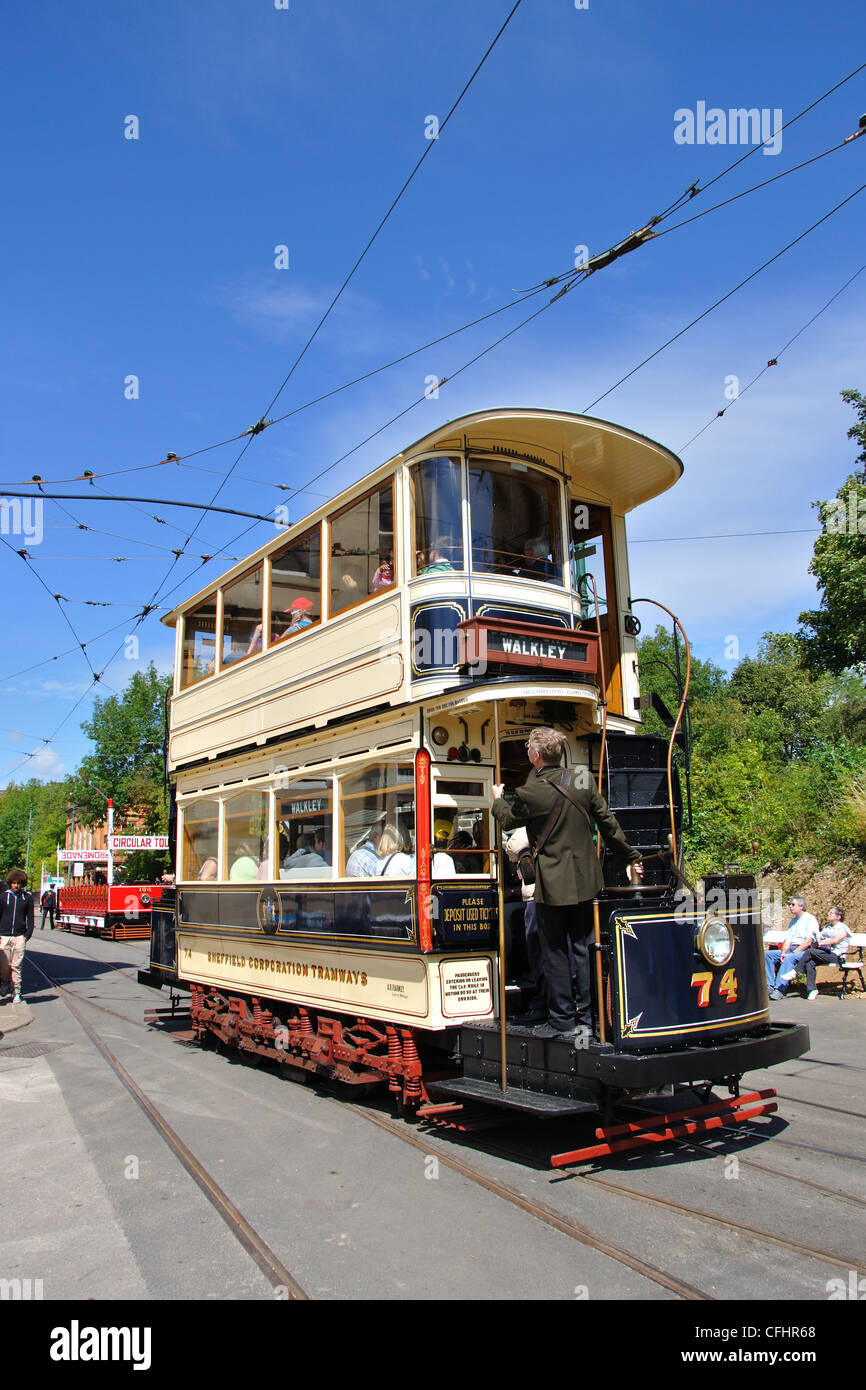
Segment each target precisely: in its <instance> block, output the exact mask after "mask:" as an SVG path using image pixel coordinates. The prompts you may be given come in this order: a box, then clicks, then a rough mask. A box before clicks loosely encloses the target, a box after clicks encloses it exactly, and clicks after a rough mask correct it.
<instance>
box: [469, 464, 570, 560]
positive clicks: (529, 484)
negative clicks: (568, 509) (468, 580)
mask: <svg viewBox="0 0 866 1390" xmlns="http://www.w3.org/2000/svg"><path fill="white" fill-rule="evenodd" d="M469 510H470V516H471V521H472V568H473V569H475V570H482V571H484V572H487V573H493V574H499V575H503V576H505V575H508V576H513V577H514V578H519V579H536V580H542V581H544V582H546V583H549V584H561V583H562V562H561V558H560V544H559V535H560V521H559V487H558V485H557V483H556V482H555V481H554V480H553V479H552V478H546V477H544V476H543V475H542V474H540V473H538V472H534V471H531V470H530V469H529V468H528V467H527V466H526V465H525V464H512V465H508V464H502V463H496V464H492V463H490V464H488V463H485V464H481V463H473V464H470V466H469Z"/></svg>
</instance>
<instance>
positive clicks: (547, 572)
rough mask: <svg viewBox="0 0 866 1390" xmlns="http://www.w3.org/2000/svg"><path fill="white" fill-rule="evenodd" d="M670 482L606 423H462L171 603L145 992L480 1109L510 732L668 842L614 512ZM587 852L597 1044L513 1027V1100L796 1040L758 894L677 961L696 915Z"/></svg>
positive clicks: (724, 1071) (656, 449)
mask: <svg viewBox="0 0 866 1390" xmlns="http://www.w3.org/2000/svg"><path fill="white" fill-rule="evenodd" d="M680 473H681V465H680V463H679V460H678V459H677V458H676V457H675V456H674V455H673V454H671V453H670V452H669V451H668V450H667V449H665V448H663V447H662V446H661V445H658V444H655V443H653V442H652V441H650V440H648V439H646V438H644V437H642V436H640V435H637V434H635V433H633V432H631V431H629V430H626V429H623V428H621V427H618V426H615V425H612V424H608V423H606V422H603V421H599V420H592V419H587V418H584V417H579V416H572V415H567V414H564V413H561V412H554V411H528V410H497V411H489V412H484V413H480V414H477V415H472V416H467V417H465V418H463V419H460V420H456V421H453V422H451V423H449V424H446V425H443V426H442V427H441V428H439V429H437V430H436V431H434V432H433V433H432V434H430V435H429V436H427V437H426V438H424V439H422V440H420V441H419V442H418V443H417V444H415V445H413V446H412V447H411V448H409V449H407V450H406V451H405V452H404V453H402V454H400V455H398V456H397V457H396V458H394V459H391V460H390V461H389V462H388V463H387V464H385V465H383V466H382V467H381V468H380V469H379V470H377V471H376V472H374V473H373V474H371V475H370V476H368V477H367V478H366V479H365V480H364V482H363V483H360V484H357V485H355V486H354V487H352V488H350V489H348V490H347V491H346V492H344V493H343V494H342V495H340V496H339V497H337V498H336V499H334V501H333V502H331V503H329V504H328V505H327V506H325V507H323V508H321V509H320V510H319V511H318V512H315V513H312V514H311V515H310V516H309V517H307V518H306V519H305V521H303V522H302V523H299V524H297V525H295V526H293V527H292V528H291V530H289V531H287V532H284V533H281V534H279V535H278V536H277V537H276V538H275V539H274V540H272V541H270V542H269V543H268V544H267V545H265V546H263V547H262V548H261V549H260V550H259V551H258V552H256V553H255V554H254V555H252V556H251V557H250V558H249V559H248V560H246V561H244V562H243V563H241V564H238V565H237V566H236V567H235V568H234V569H233V570H231V571H229V572H228V573H227V574H226V575H225V576H223V578H222V579H221V580H220V581H218V582H217V583H215V584H214V585H212V586H210V587H209V588H208V589H206V590H202V591H201V592H200V593H198V594H196V595H195V596H193V597H192V598H190V599H189V600H188V601H187V602H185V603H184V604H182V605H181V606H180V607H179V608H178V609H177V610H176V611H175V612H174V613H172V614H171V615H169V617H167V618H166V619H165V621H166V622H167V623H168V624H170V625H173V626H175V627H176V629H177V642H176V653H177V656H176V669H175V691H174V696H173V699H172V704H171V717H170V734H169V748H168V759H169V768H170V771H171V774H172V776H173V778H174V781H175V793H176V801H177V814H178V839H177V875H176V877H177V891H176V903H175V904H174V906H173V908H172V910H171V911H164V912H161V913H158V914H156V916H155V919H154V932H153V937H152V941H153V947H152V959H151V966H150V971H149V973H148V975H147V978H148V980H149V982H152V983H160V982H169V983H174V982H177V983H180V984H183V985H185V986H187V987H188V988H190V989H191V991H192V1014H193V1020H194V1026H195V1028H196V1030H197V1032H198V1034H199V1036H204V1035H205V1034H206V1033H211V1034H214V1035H216V1036H218V1037H220V1038H222V1039H223V1040H224V1041H227V1042H232V1043H235V1044H237V1045H238V1046H239V1047H241V1048H242V1049H244V1050H246V1051H248V1052H257V1053H259V1054H262V1055H266V1056H270V1057H273V1058H275V1059H277V1060H280V1061H282V1062H284V1063H286V1064H287V1065H290V1066H293V1067H296V1068H301V1069H304V1070H307V1071H318V1072H320V1073H322V1072H323V1073H326V1074H328V1075H330V1076H334V1077H337V1078H339V1079H342V1080H345V1081H354V1082H358V1083H367V1082H371V1081H381V1080H384V1081H387V1082H388V1084H389V1086H390V1088H391V1090H392V1091H394V1092H395V1093H397V1094H399V1095H400V1096H401V1097H402V1099H403V1100H406V1101H409V1102H411V1101H414V1100H417V1099H419V1098H420V1097H424V1098H426V1097H427V1095H428V1087H427V1079H426V1078H427V1076H428V1074H429V1069H430V1068H431V1067H432V1069H433V1070H435V1071H437V1072H438V1073H439V1074H440V1077H441V1074H442V1072H443V1070H445V1071H447V1070H448V1069H449V1067H450V1070H451V1072H452V1073H453V1074H454V1076H455V1077H456V1082H455V1084H458V1083H460V1082H461V1079H462V1081H463V1083H464V1085H465V1086H466V1087H468V1092H473V1091H474V1093H475V1094H476V1095H480V1096H482V1098H486V1097H487V1094H488V1092H492V1091H495V1090H496V1088H497V1087H498V1086H500V1085H501V1080H502V1075H501V1068H502V1052H501V1049H500V1051H499V1053H498V1054H497V1046H499V1043H498V1041H497V1040H498V1039H500V1030H499V1027H498V1023H497V1020H498V1018H499V1016H500V1012H501V1009H502V1007H503V1001H502V1000H501V999H500V993H501V990H500V985H499V973H498V943H499V931H500V916H501V910H500V905H501V903H502V902H504V910H505V915H506V917H507V918H508V923H507V926H508V932H507V935H508V937H509V940H510V943H511V946H512V951H511V957H510V958H511V963H512V975H513V974H514V973H515V972H516V970H517V969H518V968H519V963H520V942H521V940H522V931H521V917H520V912H521V908H520V901H519V898H520V895H519V890H515V887H514V884H513V881H511V882H510V883H509V885H508V886H507V888H506V887H505V886H504V885H505V879H506V878H507V875H508V870H507V867H506V864H505V862H504V856H503V855H502V854H501V851H500V850H499V847H498V846H497V844H496V842H495V839H494V831H493V821H492V817H491V814H490V805H491V801H492V785H493V783H494V780H495V779H496V777H497V776H498V775H499V776H501V777H502V779H503V780H504V781H505V783H506V787H507V788H514V787H516V786H518V785H519V784H520V783H521V782H522V781H524V780H525V776H526V773H527V771H528V764H527V761H526V754H525V740H526V737H527V735H528V734H529V732H530V730H531V729H532V728H534V727H536V726H538V725H548V726H551V727H553V728H556V729H558V730H560V731H561V732H562V733H563V734H564V735H565V736H566V739H567V761H568V762H569V763H571V764H573V765H574V766H575V767H585V768H589V769H592V770H593V771H594V772H595V773H596V775H598V774H599V772H601V773H602V775H603V777H604V779H605V781H606V782H608V781H609V782H610V789H611V790H610V792H608V795H609V797H610V799H611V804H612V806H613V807H614V809H615V810H616V813H617V815H618V816H619V818H620V820H621V823H622V824H623V827H624V829H625V831H626V834H627V835H628V836H629V837H630V839H631V840H632V843H634V844H636V845H637V847H638V848H641V849H642V850H643V851H644V852H647V853H649V852H651V851H652V850H654V849H656V850H657V849H659V848H660V847H661V846H663V845H664V843H665V834H664V831H665V828H666V818H667V817H668V815H669V812H670V804H669V803H670V800H671V797H672V796H673V799H674V800H676V799H677V797H678V792H677V791H676V789H675V788H674V790H673V792H671V791H670V790H669V788H671V787H672V786H673V784H672V783H668V782H667V781H666V779H665V776H664V771H663V759H661V758H660V757H659V754H658V749H657V748H656V747H655V746H654V741H653V740H651V739H649V738H647V737H645V736H641V730H640V723H639V717H638V716H639V704H638V697H639V685H638V671H637V654H636V645H635V637H634V634H635V632H636V631H637V630H638V629H639V624H637V623H636V622H635V621H634V619H633V616H632V613H631V608H630V600H629V582H628V561H627V553H626V538H625V517H626V514H627V513H628V512H629V511H631V510H632V509H633V508H634V507H636V506H638V505H640V504H641V503H643V502H645V501H648V500H649V499H651V498H653V497H655V496H657V495H659V494H660V493H662V492H664V491H665V490H666V489H667V488H669V487H670V486H672V485H673V484H674V483H675V482H676V480H677V479H678V477H679V476H680ZM605 723H606V730H605V734H606V737H605V738H604V739H603V738H602V733H603V726H604V725H605ZM612 750H613V751H612ZM600 764H601V767H600ZM605 790H606V791H607V788H605ZM613 793H615V794H613ZM637 812H639V813H640V814H637ZM677 814H678V807H675V818H676V815H677ZM609 867H610V872H608V882H609V884H610V890H611V896H610V897H609V899H608V900H606V901H605V902H604V903H603V911H602V917H603V925H604V931H603V934H602V942H601V954H602V956H603V961H604V968H603V985H602V995H603V998H600V999H597V1000H596V1008H597V1009H598V1010H600V1011H601V1012H602V1013H603V1014H604V1016H605V1019H604V1021H605V1024H606V1026H605V1028H604V1029H603V1032H604V1035H605V1042H604V1044H603V1045H602V1047H601V1048H600V1049H597V1048H596V1049H593V1050H591V1051H585V1052H584V1054H582V1055H578V1054H577V1053H575V1051H574V1049H572V1048H569V1047H566V1045H565V1044H564V1043H563V1044H560V1043H554V1044H548V1043H546V1042H544V1041H543V1040H540V1039H535V1038H533V1037H531V1036H529V1035H528V1034H527V1033H526V1030H520V1029H515V1028H510V1029H509V1035H508V1052H507V1063H506V1064H507V1082H508V1090H509V1092H515V1093H516V1092H523V1093H525V1095H526V1097H528V1099H527V1103H526V1106H525V1108H526V1109H533V1108H534V1107H535V1104H536V1102H535V1099H534V1098H535V1097H536V1096H539V1097H543V1096H545V1095H546V1096H547V1097H548V1098H553V1100H554V1101H558V1102H560V1103H561V1105H562V1106H563V1107H564V1108H566V1109H568V1108H569V1107H570V1108H571V1109H572V1110H579V1109H582V1108H587V1107H589V1106H593V1105H597V1104H599V1103H600V1098H601V1097H602V1096H603V1095H604V1094H605V1093H606V1092H611V1091H616V1090H629V1089H632V1090H637V1089H641V1088H643V1089H646V1088H647V1087H652V1086H657V1085H660V1084H668V1082H670V1081H671V1080H672V1079H675V1078H674V1073H676V1072H677V1068H678V1066H679V1075H678V1078H677V1079H680V1080H683V1079H685V1080H689V1079H691V1078H694V1079H696V1080H697V1079H700V1080H708V1079H709V1080H712V1079H713V1078H714V1077H732V1076H737V1075H739V1074H741V1073H742V1071H744V1070H746V1069H747V1067H748V1066H756V1065H761V1066H763V1065H767V1064H768V1062H769V1061H773V1060H782V1057H783V1055H784V1056H790V1055H794V1053H795V1052H798V1051H802V1050H803V1046H804V1045H805V1044H804V1042H803V1037H802V1036H801V1035H800V1031H798V1030H793V1032H792V1031H791V1030H788V1031H787V1032H786V1031H785V1030H782V1031H781V1032H780V1031H779V1030H778V1029H775V1030H774V1029H773V1028H771V1026H770V1023H769V1018H768V1004H767V995H766V985H765V982H764V975H763V967H762V957H761V954H760V929H759V924H758V922H757V919H756V918H755V915H754V912H753V910H752V908H751V907H750V906H748V905H747V906H746V907H744V908H743V909H742V912H741V913H740V915H739V916H734V915H731V914H729V917H730V922H729V923H728V924H727V925H726V931H727V933H728V937H727V938H726V940H728V941H729V944H731V946H732V950H731V952H730V953H728V954H727V955H726V958H725V960H724V968H722V966H721V965H718V964H717V963H716V962H713V961H711V959H710V956H709V955H705V956H704V957H703V958H702V957H701V955H700V953H699V951H698V946H697V932H698V930H699V928H700V927H701V925H702V924H703V917H701V919H700V921H692V920H691V919H690V920H688V921H685V920H675V919H674V916H673V909H672V906H671V900H670V894H669V893H668V892H667V888H666V886H665V885H666V884H667V883H668V879H667V877H666V874H665V873H664V871H663V869H662V868H661V867H660V866H656V868H655V869H653V870H650V871H649V872H648V874H647V880H646V883H647V888H646V890H645V891H644V892H643V893H642V894H637V893H633V892H630V890H629V889H628V887H627V884H626V879H625V876H624V875H623V874H622V873H621V871H620V868H618V867H617V866H616V865H610V866H609ZM606 872H607V870H606ZM500 874H501V875H503V884H500V882H499V879H498V875H500ZM617 891H619V893H620V896H619V897H616V896H615V895H616V893H617ZM653 893H655V896H653ZM500 894H501V895H502V896H500ZM680 916H681V917H682V914H680ZM639 919H640V920H639ZM722 954H723V953H722V952H721V951H720V952H719V959H720V960H721V956H722ZM515 963H516V964H515ZM671 963H672V964H671ZM669 964H670V965H671V968H672V969H675V971H676V980H675V982H674V983H673V984H672V983H671V982H670V981H669V980H667V979H666V978H665V975H666V971H667V969H668V965H669ZM725 972H727V977H726V979H725V980H723V977H724V976H725ZM695 975H700V976H701V977H702V979H701V981H699V982H698V984H697V985H695V984H693V982H692V978H691V977H692V976H695ZM723 984H725V985H726V988H722V986H723ZM514 988H516V985H515V986H514ZM720 990H721V992H720ZM705 996H706V997H705ZM795 1034H796V1036H795ZM734 1040H736V1041H737V1043H738V1047H737V1049H731V1046H730V1045H731V1043H732V1042H733V1041H734ZM500 1041H501V1040H500ZM719 1048H721V1050H722V1051H723V1052H725V1051H726V1050H727V1060H726V1061H725V1062H724V1063H719V1062H715V1063H714V1062H712V1060H711V1058H710V1056H709V1054H710V1053H711V1052H714V1051H718V1049H719ZM559 1049H563V1051H562V1055H560V1052H559ZM686 1052H687V1053H688V1054H689V1056H690V1058H691V1061H690V1062H689V1064H688V1066H686V1067H685V1071H684V1070H683V1067H684V1064H683V1062H682V1060H680V1063H679V1064H678V1063H677V1062H675V1061H673V1060H672V1058H673V1056H674V1054H677V1055H678V1056H680V1058H681V1059H682V1057H684V1056H685V1054H686ZM699 1053H706V1054H707V1055H706V1057H699V1058H698V1060H697V1063H696V1062H695V1058H696V1057H697V1055H698V1054H699ZM771 1053H772V1055H771ZM470 1054H471V1055H470ZM497 1057H498V1060H497ZM653 1058H655V1059H661V1061H658V1060H657V1061H656V1062H653V1061H652V1059H653ZM647 1059H650V1060H647ZM617 1065H619V1066H620V1068H621V1070H620V1072H619V1073H618V1072H617ZM713 1066H715V1067H716V1070H715V1071H713V1070H712V1068H713ZM720 1067H721V1070H719V1068H720ZM702 1069H703V1070H702ZM710 1073H711V1074H710ZM626 1078H627V1079H626ZM446 1084H447V1083H446ZM468 1092H467V1093H468ZM491 1098H492V1097H491ZM518 1100H519V1095H518Z"/></svg>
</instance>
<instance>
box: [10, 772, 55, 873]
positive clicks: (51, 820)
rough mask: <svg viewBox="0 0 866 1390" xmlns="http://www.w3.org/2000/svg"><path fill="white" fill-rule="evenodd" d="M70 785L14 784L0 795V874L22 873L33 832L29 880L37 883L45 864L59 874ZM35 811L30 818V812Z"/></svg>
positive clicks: (33, 779)
mask: <svg viewBox="0 0 866 1390" xmlns="http://www.w3.org/2000/svg"><path fill="white" fill-rule="evenodd" d="M70 786H71V783H70V782H69V781H65V782H38V781H37V780H36V779H35V778H31V780H30V781H29V782H25V783H23V785H21V786H17V785H16V784H15V783H14V782H13V783H11V784H10V785H9V786H8V787H7V788H6V790H5V791H4V792H3V793H2V794H0V874H2V875H3V876H4V877H5V875H6V874H7V873H8V872H9V870H10V869H23V868H25V866H26V862H27V834H28V828H29V831H30V878H31V881H37V880H38V876H39V868H40V865H41V864H42V863H43V862H44V863H45V864H46V865H47V866H48V867H49V868H50V870H51V872H52V873H54V872H55V871H56V867H57V858H56V850H57V846H58V845H62V844H63V843H64V839H65V834H66V807H67V804H68V801H69V792H70ZM31 808H32V811H33V815H32V818H31V815H30V811H31Z"/></svg>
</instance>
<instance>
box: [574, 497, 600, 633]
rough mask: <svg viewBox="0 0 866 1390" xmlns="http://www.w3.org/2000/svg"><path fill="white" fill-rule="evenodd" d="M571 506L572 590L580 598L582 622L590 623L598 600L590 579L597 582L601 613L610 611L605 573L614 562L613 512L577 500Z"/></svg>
mask: <svg viewBox="0 0 866 1390" xmlns="http://www.w3.org/2000/svg"><path fill="white" fill-rule="evenodd" d="M568 505H569V510H570V512H571V517H570V524H569V542H568V551H569V561H570V567H571V587H572V589H574V590H575V592H576V593H577V594H578V596H579V598H580V619H581V622H588V621H589V620H590V619H593V618H594V617H595V599H594V597H593V591H592V584H591V583H590V582H588V580H587V576H589V575H592V577H593V579H594V580H595V584H596V589H597V590H598V607H599V612H600V613H605V612H606V611H607V600H606V598H605V594H606V593H607V582H606V577H605V571H606V568H607V563H608V561H609V558H610V512H609V511H608V510H607V508H606V507H597V506H595V505H594V503H591V502H579V501H577V500H576V499H575V498H572V499H570V501H569V504H568Z"/></svg>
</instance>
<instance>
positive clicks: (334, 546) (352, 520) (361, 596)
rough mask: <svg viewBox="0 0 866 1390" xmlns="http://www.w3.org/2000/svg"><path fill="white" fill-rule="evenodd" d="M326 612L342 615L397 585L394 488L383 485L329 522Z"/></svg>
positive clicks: (389, 484)
mask: <svg viewBox="0 0 866 1390" xmlns="http://www.w3.org/2000/svg"><path fill="white" fill-rule="evenodd" d="M330 530H331V556H330V566H329V577H328V583H329V585H330V604H329V612H330V613H332V614H333V613H342V612H343V610H344V609H346V608H352V607H353V606H354V605H355V604H356V603H362V602H363V601H364V600H365V599H367V598H370V597H371V596H372V595H373V594H379V593H382V592H383V591H384V590H385V589H391V588H393V587H394V585H395V583H396V582H397V571H396V561H395V558H394V487H393V483H390V482H389V483H386V485H385V486H384V487H381V488H379V489H378V491H377V492H371V493H369V494H368V495H367V496H366V497H363V498H362V499H361V501H360V502H353V503H352V505H351V506H350V507H347V508H346V510H345V511H343V512H340V513H338V515H337V516H335V517H334V518H333V519H332V521H331V526H330Z"/></svg>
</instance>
